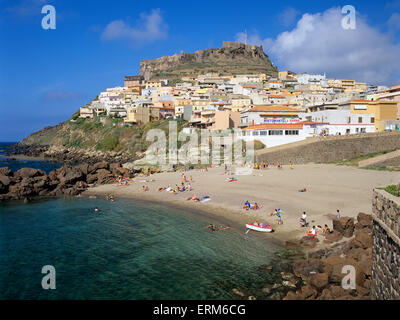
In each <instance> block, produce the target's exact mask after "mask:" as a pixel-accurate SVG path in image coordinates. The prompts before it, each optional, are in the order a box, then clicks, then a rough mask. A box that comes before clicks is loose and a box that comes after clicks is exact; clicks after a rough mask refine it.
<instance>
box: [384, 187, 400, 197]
mask: <svg viewBox="0 0 400 320" xmlns="http://www.w3.org/2000/svg"><path fill="white" fill-rule="evenodd" d="M383 190H385V191H386V192H388V193H390V194H392V195H394V196H396V197H398V196H399V186H398V185H394V184H392V185H390V186H387V187H386V188H384V189H383Z"/></svg>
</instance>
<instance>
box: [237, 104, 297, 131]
mask: <svg viewBox="0 0 400 320" xmlns="http://www.w3.org/2000/svg"><path fill="white" fill-rule="evenodd" d="M301 113H302V112H301V111H300V110H298V109H296V108H291V107H288V106H253V107H252V108H250V109H248V110H246V111H243V112H242V113H241V115H240V122H241V123H240V126H241V127H242V128H243V127H246V126H249V125H255V124H262V123H273V122H272V121H274V120H275V121H280V122H282V121H283V122H284V121H286V120H287V121H289V120H295V119H299V114H301Z"/></svg>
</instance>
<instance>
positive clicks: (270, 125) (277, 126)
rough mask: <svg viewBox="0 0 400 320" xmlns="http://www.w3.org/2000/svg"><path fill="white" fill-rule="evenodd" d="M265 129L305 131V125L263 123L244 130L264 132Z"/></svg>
mask: <svg viewBox="0 0 400 320" xmlns="http://www.w3.org/2000/svg"><path fill="white" fill-rule="evenodd" d="M263 129H303V123H263V124H256V125H254V126H249V127H247V128H245V129H243V130H263Z"/></svg>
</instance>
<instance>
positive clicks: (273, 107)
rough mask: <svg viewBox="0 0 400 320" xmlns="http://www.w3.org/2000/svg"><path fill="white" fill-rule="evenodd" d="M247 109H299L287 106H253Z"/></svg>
mask: <svg viewBox="0 0 400 320" xmlns="http://www.w3.org/2000/svg"><path fill="white" fill-rule="evenodd" d="M249 111H299V110H297V109H295V108H291V107H288V106H255V107H253V108H251V109H249Z"/></svg>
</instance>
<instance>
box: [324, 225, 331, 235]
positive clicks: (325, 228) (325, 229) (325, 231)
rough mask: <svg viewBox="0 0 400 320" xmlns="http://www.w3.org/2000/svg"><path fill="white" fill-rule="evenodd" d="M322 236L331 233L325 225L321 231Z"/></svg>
mask: <svg viewBox="0 0 400 320" xmlns="http://www.w3.org/2000/svg"><path fill="white" fill-rule="evenodd" d="M322 233H323V234H328V233H331V230H330V229H329V227H328V225H325V227H324V229H323V230H322Z"/></svg>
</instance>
